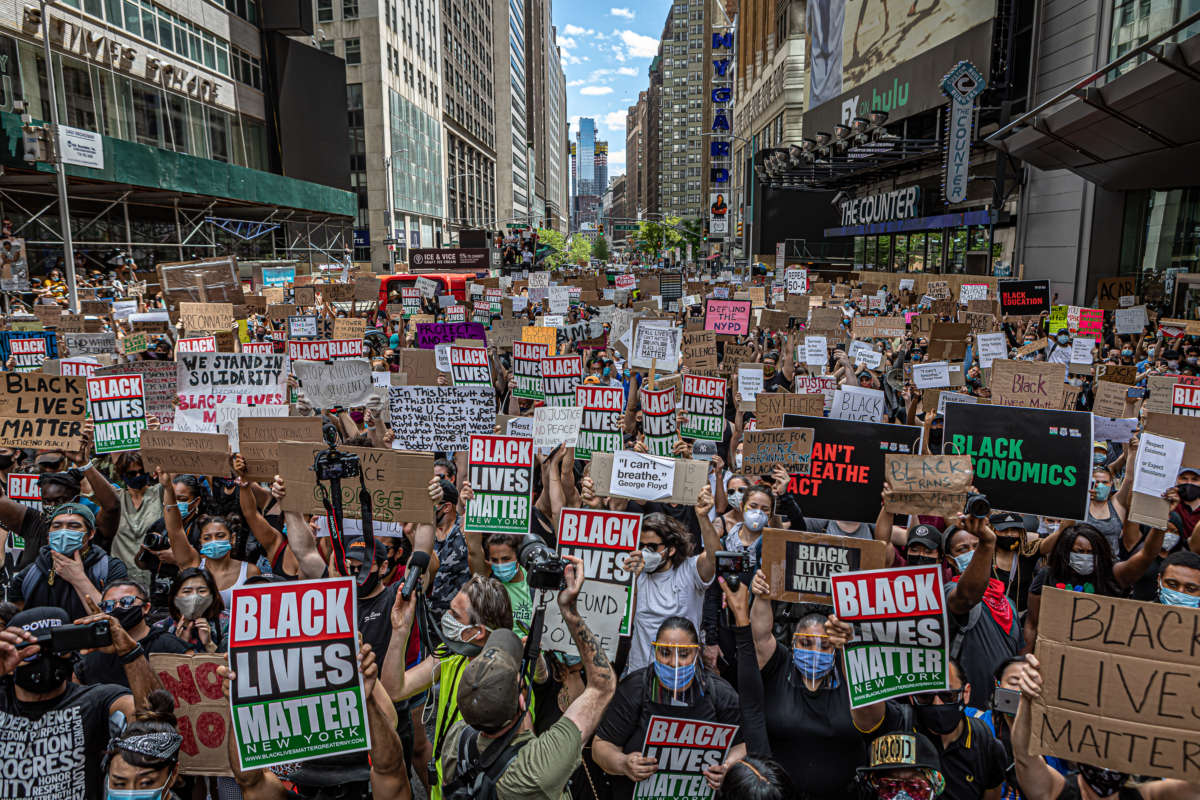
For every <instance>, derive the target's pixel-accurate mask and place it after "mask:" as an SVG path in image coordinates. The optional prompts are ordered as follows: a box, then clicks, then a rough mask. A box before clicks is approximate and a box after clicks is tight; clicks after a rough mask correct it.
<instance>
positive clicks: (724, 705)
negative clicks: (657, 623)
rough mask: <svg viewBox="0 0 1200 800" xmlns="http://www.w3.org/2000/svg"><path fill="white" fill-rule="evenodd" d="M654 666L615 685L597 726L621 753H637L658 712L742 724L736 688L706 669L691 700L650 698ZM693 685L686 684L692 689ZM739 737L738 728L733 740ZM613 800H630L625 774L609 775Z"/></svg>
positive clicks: (600, 733)
mask: <svg viewBox="0 0 1200 800" xmlns="http://www.w3.org/2000/svg"><path fill="white" fill-rule="evenodd" d="M653 669H654V667H653V666H649V667H643V668H642V669H639V670H636V671H635V672H631V673H630V674H629V675H628V677H626V678H625V680H623V681H621V684H620V685H619V686H618V687H617V693H616V694H615V695H614V696H613V699H612V702H611V703H609V705H608V708H607V709H605V711H604V719H602V720H601V721H600V727H599V728H597V729H596V735H597V736H599V737H600V738H601V739H603V740H604V741H606V742H610V743H612V744H614V745H616V746H617V747H620V748H621V752H623V753H640V752H642V745H643V744H645V742H646V729H647V728H648V727H649V725H650V717H651V716H652V715H654V714H660V715H663V716H669V717H681V718H683V719H700V720H709V721H713V722H722V723H725V724H728V725H738V726H740V725H741V724H742V711H741V705H740V704H739V703H738V695H737V691H735V690H734V688H733V687H732V686H730V685H729V683H728V682H727V681H725V680H724V679H722V678H721V677H719V676H717V675H713V674H712V673H706V676H705V677H706V684H705V689H704V694H703V695H700V694H699V693H698V692H696V691H689V692H688V697H689V698H690V699H692V702H691V703H690V704H688V705H679V706H676V705H672V704H670V703H656V702H652V701H651V700H650V699H649V697H648V696H647V687H646V683H647V681H649V680H650V671H651V670H653ZM694 688H695V687H689V689H693V690H694ZM741 741H742V733H741V731H740V730H739V731H738V733H737V736H735V737H734V740H733V742H732V744H738V743H739V742H741ZM611 781H612V788H613V795H612V796H613V798H614V800H629V798H631V797H633V787H634V783H633V781H631V780H629V778H626V777H624V776H619V775H618V776H613V777H612V778H611Z"/></svg>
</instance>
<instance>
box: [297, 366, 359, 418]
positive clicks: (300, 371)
mask: <svg viewBox="0 0 1200 800" xmlns="http://www.w3.org/2000/svg"><path fill="white" fill-rule="evenodd" d="M292 372H293V373H295V375H296V379H297V380H299V381H300V388H301V390H303V392H304V396H305V397H306V398H307V399H308V402H309V405H311V406H312V407H313V408H321V409H330V408H350V407H352V406H361V405H364V404H365V403H366V402H367V401H368V400H369V399H370V398H371V393H372V392H373V391H374V389H375V385H374V380H373V379H372V377H371V362H370V361H368V360H367V359H365V358H341V359H338V360H337V361H330V362H328V363H326V362H324V361H293V362H292Z"/></svg>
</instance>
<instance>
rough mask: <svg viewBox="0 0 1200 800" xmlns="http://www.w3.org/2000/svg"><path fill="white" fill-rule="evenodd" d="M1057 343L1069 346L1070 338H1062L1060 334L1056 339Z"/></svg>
mask: <svg viewBox="0 0 1200 800" xmlns="http://www.w3.org/2000/svg"><path fill="white" fill-rule="evenodd" d="M1058 343H1059V344H1070V343H1071V337H1070V336H1063V335H1061V334H1060V335H1059V337H1058Z"/></svg>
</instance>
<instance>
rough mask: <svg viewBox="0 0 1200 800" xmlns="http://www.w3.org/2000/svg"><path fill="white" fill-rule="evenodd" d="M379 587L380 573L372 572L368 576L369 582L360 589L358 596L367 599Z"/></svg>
mask: <svg viewBox="0 0 1200 800" xmlns="http://www.w3.org/2000/svg"><path fill="white" fill-rule="evenodd" d="M347 566H349V565H347ZM377 586H379V573H378V572H372V573H371V574H370V575H368V576H367V580H366V581H365V582H364V583H362V584H361V585H360V586H359V587H358V596H359V597H366V596H367V595H369V594H370V593H371V592H373V591H375V587H377Z"/></svg>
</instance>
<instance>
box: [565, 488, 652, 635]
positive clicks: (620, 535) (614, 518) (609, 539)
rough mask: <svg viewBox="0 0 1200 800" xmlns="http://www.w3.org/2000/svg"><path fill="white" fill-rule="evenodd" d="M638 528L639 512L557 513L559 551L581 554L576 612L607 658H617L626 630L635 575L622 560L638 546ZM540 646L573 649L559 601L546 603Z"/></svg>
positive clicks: (580, 510) (573, 510)
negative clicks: (581, 575)
mask: <svg viewBox="0 0 1200 800" xmlns="http://www.w3.org/2000/svg"><path fill="white" fill-rule="evenodd" d="M641 531H642V515H641V514H633V513H629V512H625V511H599V510H594V509H587V508H564V509H563V510H562V512H561V513H560V514H559V518H558V553H559V555H569V556H578V557H579V558H581V559H583V569H584V573H585V578H586V580H585V581H584V584H583V589H582V590H581V591H580V593H579V600H578V606H579V611H580V613H581V614H584V615H586V619H587V621H588V630H590V631H591V632H592V633H593V634H594V635H595V636H596V639H597V641H598V642H599V646H600V647H601V648H602V649H603V650H604V652H605V653H607V654H608V655H609V657H610V658H616V652H617V645H618V644H619V640H620V636H621V635H623V634H628V632H629V618H630V615H631V613H632V610H633V607H632V606H633V604H632V591H633V590H632V587H633V575H632V574H630V573H628V572H626V571H625V570H624V569H622V564H624V562H625V556H627V555H629V554H630V553H632V552H633V551H634V550H637V549H638V546H639V544H640V543H641ZM550 605H554V608H553V609H551V608H550ZM542 646H543V647H545V648H546V649H550V650H560V651H562V652H565V653H577V650H576V648H575V643H574V641H573V640H572V639H571V633H570V631H569V630H568V629H567V626H566V623H565V622H564V621H563V619H562V612H561V611H559V610H558V606H557V604H548V605H547V606H546V623H545V628H544V629H543V633H542Z"/></svg>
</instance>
